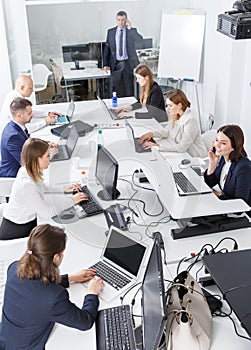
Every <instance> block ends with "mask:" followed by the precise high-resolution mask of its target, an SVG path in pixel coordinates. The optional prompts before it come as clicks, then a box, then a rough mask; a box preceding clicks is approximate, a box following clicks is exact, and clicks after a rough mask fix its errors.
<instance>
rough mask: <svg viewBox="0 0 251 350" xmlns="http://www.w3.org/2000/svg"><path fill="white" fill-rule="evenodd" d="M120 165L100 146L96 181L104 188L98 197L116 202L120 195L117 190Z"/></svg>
mask: <svg viewBox="0 0 251 350" xmlns="http://www.w3.org/2000/svg"><path fill="white" fill-rule="evenodd" d="M118 169H119V165H118V162H117V161H116V159H115V158H114V157H113V156H112V155H111V153H110V152H109V151H108V150H107V149H106V148H105V147H103V146H101V145H98V152H97V162H96V173H95V176H96V179H97V180H98V182H99V184H100V185H101V186H102V187H103V190H101V191H100V192H98V197H99V198H101V199H103V200H114V199H116V198H117V197H118V196H119V195H120V193H119V191H118V190H117V180H118Z"/></svg>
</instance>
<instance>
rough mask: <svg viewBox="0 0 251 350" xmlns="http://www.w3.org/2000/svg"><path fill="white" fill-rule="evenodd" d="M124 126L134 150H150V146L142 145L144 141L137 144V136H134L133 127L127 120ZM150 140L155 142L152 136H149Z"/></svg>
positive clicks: (140, 151)
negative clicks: (144, 146)
mask: <svg viewBox="0 0 251 350" xmlns="http://www.w3.org/2000/svg"><path fill="white" fill-rule="evenodd" d="M125 128H126V134H127V138H128V140H129V141H130V142H131V143H132V144H133V146H134V148H135V151H136V152H138V153H143V152H151V148H146V149H145V148H143V147H142V146H143V145H144V143H142V144H139V137H135V135H134V130H133V127H132V126H131V125H130V123H129V122H128V121H127V120H125ZM150 141H151V142H154V143H156V142H155V141H154V139H153V138H151V139H150Z"/></svg>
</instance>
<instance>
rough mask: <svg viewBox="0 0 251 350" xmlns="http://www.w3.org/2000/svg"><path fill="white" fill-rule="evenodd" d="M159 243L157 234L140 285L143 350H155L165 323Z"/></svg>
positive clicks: (165, 313) (160, 238)
mask: <svg viewBox="0 0 251 350" xmlns="http://www.w3.org/2000/svg"><path fill="white" fill-rule="evenodd" d="M161 242H162V237H161V234H160V233H159V232H157V233H156V234H155V238H154V244H153V248H152V252H151V255H150V259H149V261H148V264H147V267H146V270H145V275H144V279H143V284H142V308H143V324H142V331H143V334H142V335H143V348H142V349H143V350H148V349H151V350H157V348H158V346H159V344H160V342H161V340H162V336H163V331H164V326H165V321H166V315H167V306H166V296H165V286H164V277H163V266H162V256H161V247H160V245H161Z"/></svg>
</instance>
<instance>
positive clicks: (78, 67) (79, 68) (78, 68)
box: [71, 61, 85, 70]
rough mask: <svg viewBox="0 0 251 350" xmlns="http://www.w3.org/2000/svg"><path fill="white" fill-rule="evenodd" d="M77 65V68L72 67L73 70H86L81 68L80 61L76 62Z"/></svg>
mask: <svg viewBox="0 0 251 350" xmlns="http://www.w3.org/2000/svg"><path fill="white" fill-rule="evenodd" d="M74 63H75V67H72V68H71V70H81V69H85V67H80V66H79V61H74Z"/></svg>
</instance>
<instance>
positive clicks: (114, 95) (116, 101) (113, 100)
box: [112, 92, 118, 107]
mask: <svg viewBox="0 0 251 350" xmlns="http://www.w3.org/2000/svg"><path fill="white" fill-rule="evenodd" d="M112 107H118V98H117V94H116V92H113V93H112Z"/></svg>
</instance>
